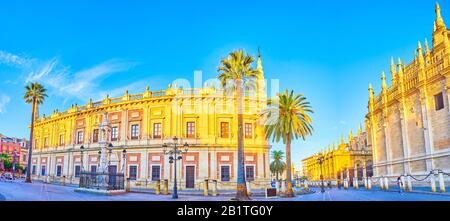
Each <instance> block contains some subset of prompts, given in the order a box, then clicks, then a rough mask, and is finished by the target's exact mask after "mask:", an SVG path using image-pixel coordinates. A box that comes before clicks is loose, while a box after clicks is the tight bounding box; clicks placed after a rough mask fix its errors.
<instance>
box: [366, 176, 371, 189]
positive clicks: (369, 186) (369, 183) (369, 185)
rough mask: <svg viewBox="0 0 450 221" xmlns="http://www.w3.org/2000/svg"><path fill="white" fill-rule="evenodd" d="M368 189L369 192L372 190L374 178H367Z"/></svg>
mask: <svg viewBox="0 0 450 221" xmlns="http://www.w3.org/2000/svg"><path fill="white" fill-rule="evenodd" d="M367 189H368V190H371V189H372V178H371V177H367Z"/></svg>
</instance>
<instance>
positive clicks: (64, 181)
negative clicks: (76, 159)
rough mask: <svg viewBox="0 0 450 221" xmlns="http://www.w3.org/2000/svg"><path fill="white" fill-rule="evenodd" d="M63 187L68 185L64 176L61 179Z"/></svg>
mask: <svg viewBox="0 0 450 221" xmlns="http://www.w3.org/2000/svg"><path fill="white" fill-rule="evenodd" d="M61 185H62V186H65V185H66V176H63V177H62V178H61Z"/></svg>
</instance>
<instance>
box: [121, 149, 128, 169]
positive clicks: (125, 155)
mask: <svg viewBox="0 0 450 221" xmlns="http://www.w3.org/2000/svg"><path fill="white" fill-rule="evenodd" d="M126 159H127V150H125V149H123V150H122V171H121V172H122V173H123V174H125V166H126V162H125V160H126Z"/></svg>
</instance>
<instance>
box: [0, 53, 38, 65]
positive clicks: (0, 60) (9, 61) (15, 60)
mask: <svg viewBox="0 0 450 221" xmlns="http://www.w3.org/2000/svg"><path fill="white" fill-rule="evenodd" d="M30 62H31V59H28V58H26V57H23V56H19V55H15V54H12V53H9V52H6V51H0V64H6V65H10V66H26V65H29V63H30Z"/></svg>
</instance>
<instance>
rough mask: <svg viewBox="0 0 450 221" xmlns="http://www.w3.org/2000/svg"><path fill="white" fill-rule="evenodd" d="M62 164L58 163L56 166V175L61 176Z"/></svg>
mask: <svg viewBox="0 0 450 221" xmlns="http://www.w3.org/2000/svg"><path fill="white" fill-rule="evenodd" d="M61 171H62V166H61V165H58V166H56V176H61Z"/></svg>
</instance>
